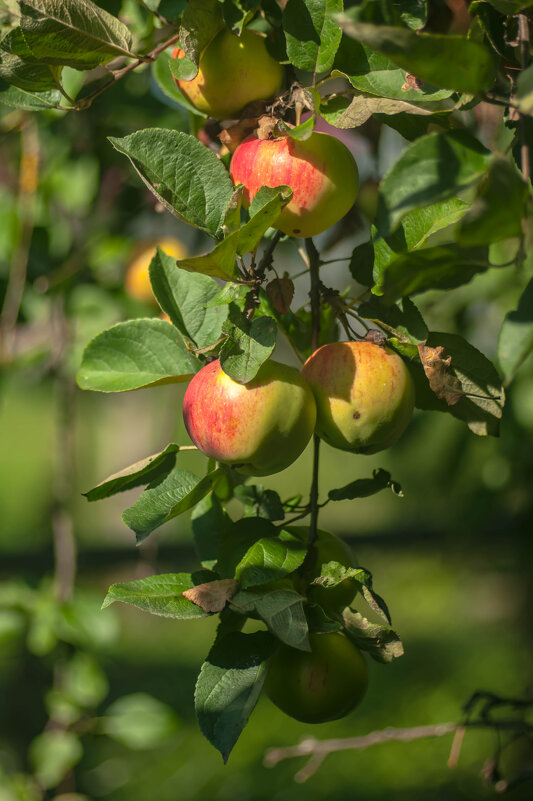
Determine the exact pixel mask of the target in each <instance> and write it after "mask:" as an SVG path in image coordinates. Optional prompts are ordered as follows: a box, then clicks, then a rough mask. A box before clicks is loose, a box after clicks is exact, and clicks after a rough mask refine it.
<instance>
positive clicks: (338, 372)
mask: <svg viewBox="0 0 533 801" xmlns="http://www.w3.org/2000/svg"><path fill="white" fill-rule="evenodd" d="M302 375H303V376H304V378H305V380H306V381H307V382H308V383H309V385H310V386H311V389H312V390H313V392H314V394H315V399H316V403H317V424H316V433H317V434H318V435H319V437H321V438H322V439H323V440H325V441H326V442H327V443H329V444H330V445H332V446H333V447H334V448H340V450H343V451H352V452H353V453H377V452H378V451H382V450H384V449H385V448H388V447H390V446H391V445H392V444H393V443H394V442H396V440H397V439H398V438H399V437H400V436H401V434H402V433H403V431H404V430H405V428H406V427H407V424H408V423H409V420H410V419H411V415H412V412H413V408H414V399H415V392H414V386H413V381H412V378H411V376H410V373H409V371H408V369H407V367H406V365H405V363H404V361H403V359H401V357H400V356H398V355H397V354H396V353H394V351H392V350H390V349H389V348H387V347H381V346H380V345H376V344H374V343H372V342H334V343H331V344H329V345H323V346H322V347H321V348H319V349H318V350H316V351H315V352H314V353H313V354H312V355H311V356H310V357H309V358H308V360H307V361H306V363H305V364H304V366H303V367H302Z"/></svg>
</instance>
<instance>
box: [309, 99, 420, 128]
mask: <svg viewBox="0 0 533 801" xmlns="http://www.w3.org/2000/svg"><path fill="white" fill-rule="evenodd" d="M434 113H435V112H433V111H431V110H429V109H426V108H423V107H422V106H415V105H414V103H408V102H406V101H405V100H394V99H392V98H388V97H370V96H369V95H363V94H356V95H354V96H353V97H352V98H351V100H350V99H348V98H345V97H335V98H333V99H332V100H330V101H329V102H327V103H324V104H323V105H322V106H321V107H320V114H321V116H322V117H324V119H325V120H326V122H329V123H330V125H334V126H335V127H336V128H357V127H358V126H359V125H363V123H365V122H366V121H367V120H368V119H370V117H371V116H372V115H373V114H385V115H387V116H388V115H391V114H417V115H419V116H428V117H431V116H433V114H434Z"/></svg>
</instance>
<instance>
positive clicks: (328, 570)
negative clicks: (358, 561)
mask: <svg viewBox="0 0 533 801" xmlns="http://www.w3.org/2000/svg"><path fill="white" fill-rule="evenodd" d="M346 579H355V581H357V582H359V584H360V585H361V593H362V595H363V597H364V599H365V601H366V602H367V603H368V604H369V606H370V607H371V608H372V609H373V610H374V612H375V613H376V614H377V615H379V616H380V617H381V618H382V619H383V620H385V621H387V623H390V622H391V621H390V614H389V610H388V608H387V604H386V603H385V601H384V600H383V598H381V597H380V596H379V595H378V594H377V593H376V592H375V591H374V588H373V586H372V574H371V573H370V572H369V571H368V570H365V568H364V567H345V566H344V565H341V564H340V563H339V562H328V563H327V564H325V565H322V566H321V575H320V576H317V577H316V578H315V579H313V581H312V582H311V583H312V584H317V585H319V586H320V587H336V586H337V585H338V584H342V582H343V581H346Z"/></svg>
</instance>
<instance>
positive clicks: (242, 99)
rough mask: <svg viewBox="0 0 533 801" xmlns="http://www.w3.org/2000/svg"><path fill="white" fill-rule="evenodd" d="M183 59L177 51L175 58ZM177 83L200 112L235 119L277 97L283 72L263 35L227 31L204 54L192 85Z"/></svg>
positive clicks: (175, 51)
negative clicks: (246, 108) (248, 107)
mask: <svg viewBox="0 0 533 801" xmlns="http://www.w3.org/2000/svg"><path fill="white" fill-rule="evenodd" d="M184 55H185V53H184V52H183V50H180V49H179V48H177V47H176V48H174V52H173V53H172V57H173V58H183V56H184ZM175 80H176V83H177V85H178V87H179V89H180V91H181V92H182V93H183V94H184V95H185V97H186V98H187V100H188V101H189V102H190V103H192V105H193V106H194V107H195V108H197V109H198V111H202V112H203V113H204V114H208V115H209V116H210V117H215V118H216V119H219V120H222V119H228V118H233V117H235V116H236V115H237V114H238V112H239V111H240V110H241V109H242V108H244V106H246V105H247V104H248V103H251V102H252V101H253V100H266V99H267V98H269V97H272V95H275V94H276V92H277V91H278V89H279V88H280V86H281V81H282V80H283V68H282V67H281V65H280V64H279V63H278V62H277V61H276V60H275V59H274V58H272V56H271V55H270V54H269V52H268V50H267V49H266V47H265V41H264V38H263V37H262V36H261V34H260V33H257V32H255V31H250V30H246V31H244V32H243V33H242V35H241V36H234V35H233V34H232V33H230V31H228V30H227V29H226V28H224V29H223V30H221V31H220V32H219V33H217V35H216V36H215V37H214V39H212V40H211V42H209V44H208V45H207V47H205V48H204V50H203V51H202V53H201V55H200V62H199V70H198V74H197V76H196V77H195V78H193V79H192V80H191V81H181V80H178V79H175Z"/></svg>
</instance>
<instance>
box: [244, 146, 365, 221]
mask: <svg viewBox="0 0 533 801" xmlns="http://www.w3.org/2000/svg"><path fill="white" fill-rule="evenodd" d="M230 173H231V177H232V179H233V183H234V184H236V185H237V184H243V185H244V193H243V203H244V204H245V206H246V205H249V204H250V203H251V201H252V199H253V198H254V196H255V195H256V193H257V192H258V191H259V189H260V188H261V187H262V186H271V187H275V186H281V185H286V186H289V187H290V188H291V189H292V192H293V196H292V200H290V202H289V203H288V204H287V205H286V206H285V207H284V209H283V210H282V212H281V214H280V215H279V217H278V218H277V220H276V222H275V223H274V228H278V229H279V230H280V231H283V233H284V234H289V235H290V236H298V237H310V236H316V235H317V234H320V233H321V232H322V231H325V230H326V229H327V228H330V227H331V226H332V225H334V224H335V223H336V222H338V221H339V220H340V219H342V217H344V215H345V214H346V213H347V212H348V211H349V210H350V209H351V207H352V206H353V204H354V202H355V198H356V196H357V189H358V186H359V173H358V171H357V164H356V163H355V159H354V157H353V156H352V154H351V153H350V151H349V150H348V148H347V147H346V145H344V144H343V143H342V142H340V141H339V140H338V139H336V138H335V137H334V136H330V135H329V134H325V133H313V134H311V136H310V137H309V138H308V139H306V140H305V141H299V140H297V139H293V138H292V137H291V136H284V137H282V138H280V139H257V138H256V137H255V136H254V135H252V136H249V137H248V138H247V139H245V140H244V141H243V142H241V144H240V145H239V146H238V147H237V149H236V150H235V153H234V154H233V158H232V160H231V164H230Z"/></svg>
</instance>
